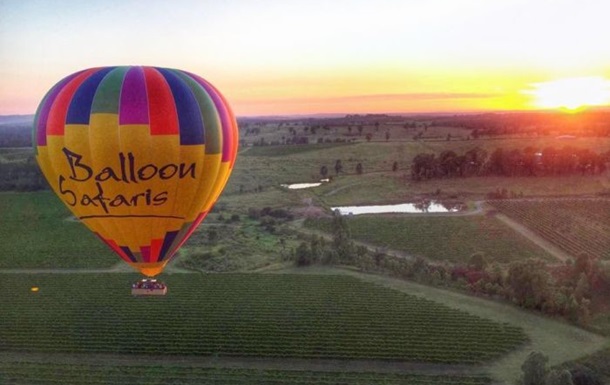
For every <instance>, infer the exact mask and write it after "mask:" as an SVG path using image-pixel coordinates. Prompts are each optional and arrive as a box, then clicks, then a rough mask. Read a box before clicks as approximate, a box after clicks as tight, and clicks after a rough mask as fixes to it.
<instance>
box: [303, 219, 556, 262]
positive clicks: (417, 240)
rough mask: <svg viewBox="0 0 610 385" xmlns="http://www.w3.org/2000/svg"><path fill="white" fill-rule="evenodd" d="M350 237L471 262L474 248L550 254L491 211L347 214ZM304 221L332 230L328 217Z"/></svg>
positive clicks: (503, 257)
mask: <svg viewBox="0 0 610 385" xmlns="http://www.w3.org/2000/svg"><path fill="white" fill-rule="evenodd" d="M346 219H347V223H348V225H349V229H350V232H351V235H352V237H353V238H354V239H355V240H358V241H363V242H367V243H370V244H373V245H376V246H379V247H387V248H389V249H392V250H398V251H403V252H406V253H408V254H410V255H419V256H423V257H425V258H427V259H431V260H438V261H449V262H453V263H468V261H469V260H470V256H471V255H472V254H473V253H476V252H482V253H484V254H485V255H486V256H487V258H489V259H490V260H493V261H495V262H500V263H507V262H510V261H514V260H519V259H527V258H542V259H547V260H552V257H551V256H550V255H549V254H548V253H546V252H545V251H543V250H541V249H540V248H539V247H537V246H536V245H535V244H533V243H532V242H531V241H530V240H528V239H526V238H525V237H523V236H522V235H520V234H519V233H517V232H516V231H514V230H513V229H511V228H509V227H507V226H505V225H504V224H503V223H502V222H500V221H499V220H498V219H496V218H493V217H487V216H461V217H448V216H429V217H425V216H417V217H409V216H405V215H401V216H379V215H359V216H354V217H346ZM305 226H306V227H309V228H313V229H316V230H321V231H324V232H328V233H332V222H331V220H330V219H329V218H319V219H308V220H306V221H305Z"/></svg>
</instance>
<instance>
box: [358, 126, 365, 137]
mask: <svg viewBox="0 0 610 385" xmlns="http://www.w3.org/2000/svg"><path fill="white" fill-rule="evenodd" d="M362 130H364V127H363V126H362V124H360V125H359V126H358V135H359V136H362Z"/></svg>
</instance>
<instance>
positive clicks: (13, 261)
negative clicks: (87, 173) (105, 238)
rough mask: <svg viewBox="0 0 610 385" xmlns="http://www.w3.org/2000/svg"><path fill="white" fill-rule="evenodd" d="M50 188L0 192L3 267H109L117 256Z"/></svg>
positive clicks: (0, 245)
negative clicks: (72, 215)
mask: <svg viewBox="0 0 610 385" xmlns="http://www.w3.org/2000/svg"><path fill="white" fill-rule="evenodd" d="M70 217H71V213H70V211H69V210H68V209H67V208H66V207H65V206H64V205H63V204H62V203H61V202H60V201H59V199H58V198H57V197H56V196H55V194H53V192H51V191H41V192H31V193H0V249H1V250H2V253H0V268H22V269H23V268H85V267H86V268H96V267H109V266H112V265H113V264H115V263H117V262H118V261H119V259H118V257H116V256H115V255H114V253H113V252H112V251H111V250H110V249H109V248H108V247H107V246H106V245H104V244H103V243H102V242H101V241H100V240H99V239H97V238H96V237H95V235H93V234H92V233H91V232H90V231H89V229H87V228H86V227H85V226H84V225H82V224H80V223H78V222H74V221H69V220H66V219H68V218H70Z"/></svg>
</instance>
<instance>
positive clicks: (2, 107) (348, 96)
mask: <svg viewBox="0 0 610 385" xmlns="http://www.w3.org/2000/svg"><path fill="white" fill-rule="evenodd" d="M608 15H610V1H607V0H535V1H534V0H376V1H370V0H365V1H340V0H336V1H335V0H333V1H330V0H308V1H290V0H277V1H276V0H263V1H245V0H223V1H206V0H200V1H167V0H165V1H154V0H142V1H129V0H104V1H82V0H74V1H52V0H39V1H34V0H0V114H2V115H5V114H32V113H34V112H35V110H36V107H37V105H38V103H39V102H40V100H41V98H42V97H43V96H44V94H45V92H46V91H47V90H48V89H49V88H50V87H52V86H53V85H54V84H55V83H56V82H57V81H59V80H60V79H61V78H63V77H64V76H66V75H68V74H70V73H72V72H75V71H77V70H80V69H83V68H88V67H96V66H104V65H154V66H163V67H172V68H179V69H184V70H188V71H191V72H194V73H197V74H199V75H201V76H203V77H204V78H206V79H207V80H209V81H210V82H212V83H213V84H214V85H216V87H217V88H219V89H220V91H221V92H223V93H224V94H225V96H226V97H227V99H228V100H229V102H230V103H231V105H232V106H233V109H234V110H235V112H236V113H237V115H240V116H247V115H285V114H314V113H367V112H406V113H409V112H431V111H440V112H457V111H482V110H514V109H519V110H520V109H532V108H538V107H540V108H544V107H552V105H549V106H547V105H545V103H544V102H540V101H537V97H538V96H540V94H541V92H542V91H540V92H539V91H537V90H538V89H539V88H540V87H543V86H544V85H545V84H547V83H546V82H551V81H561V80H562V79H566V78H586V79H594V83H595V85H594V86H595V87H597V88H598V89H599V96H598V97H597V98H596V99H595V100H596V102H595V104H607V103H610V80H608V79H610V38H609V37H610V22H608ZM552 84H560V85H561V84H569V83H565V82H564V83H561V82H560V83H552ZM564 88H565V87H564ZM554 89H555V88H552V87H551V88H548V87H547V90H551V92H553V93H556V92H555V91H553V90H554ZM587 92H590V91H588V89H587V90H585V91H584V93H587ZM560 93H561V91H560ZM592 103H593V102H592ZM575 104H578V100H577V101H576V102H575Z"/></svg>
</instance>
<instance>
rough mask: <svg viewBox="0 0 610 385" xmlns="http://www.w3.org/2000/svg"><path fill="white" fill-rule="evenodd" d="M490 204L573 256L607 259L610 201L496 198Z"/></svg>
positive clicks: (609, 257)
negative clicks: (584, 254) (496, 199)
mask: <svg viewBox="0 0 610 385" xmlns="http://www.w3.org/2000/svg"><path fill="white" fill-rule="evenodd" d="M490 203H491V204H492V205H493V206H494V207H495V208H497V209H498V210H499V211H500V212H502V213H503V214H505V215H507V216H509V217H510V218H512V219H514V220H516V221H518V222H520V223H522V224H524V225H525V226H527V227H529V228H530V229H532V231H534V232H535V233H537V234H538V235H540V236H541V237H542V238H544V239H546V240H547V241H549V242H552V243H553V244H555V245H556V246H557V247H559V248H561V249H562V250H564V251H565V252H567V253H568V254H570V255H572V256H573V257H576V256H578V255H579V254H581V253H583V252H586V253H588V254H589V255H591V256H594V257H598V258H602V259H610V214H609V213H610V200H608V199H545V200H536V201H523V200H499V201H490Z"/></svg>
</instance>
